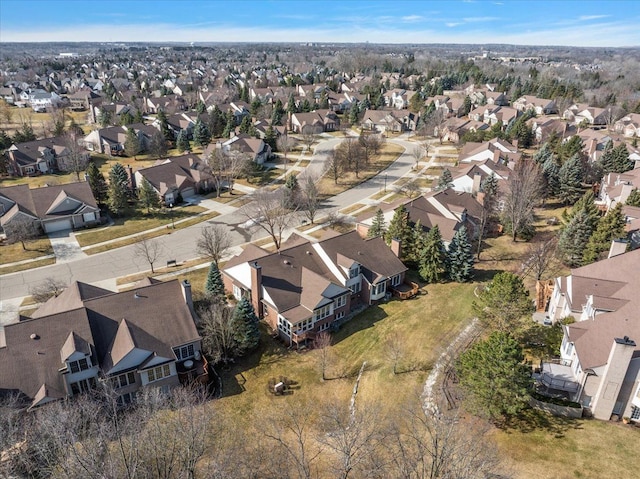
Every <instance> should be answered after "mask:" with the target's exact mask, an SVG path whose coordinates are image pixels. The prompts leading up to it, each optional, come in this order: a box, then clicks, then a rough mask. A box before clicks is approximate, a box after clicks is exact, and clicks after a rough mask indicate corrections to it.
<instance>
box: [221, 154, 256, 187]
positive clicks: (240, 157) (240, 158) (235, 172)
mask: <svg viewBox="0 0 640 479" xmlns="http://www.w3.org/2000/svg"><path fill="white" fill-rule="evenodd" d="M251 161H252V160H251V157H250V156H249V155H248V154H246V153H243V152H241V151H237V150H231V151H230V152H229V153H227V162H226V169H225V171H226V177H227V187H228V188H229V193H231V194H233V185H234V184H235V181H236V180H237V179H238V178H240V177H241V176H242V175H243V173H246V171H247V169H248V168H249V166H250V165H251Z"/></svg>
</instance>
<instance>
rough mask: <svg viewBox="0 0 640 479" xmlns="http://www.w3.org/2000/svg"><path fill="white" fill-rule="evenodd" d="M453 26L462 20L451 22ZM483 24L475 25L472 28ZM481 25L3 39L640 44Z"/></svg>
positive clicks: (147, 31)
mask: <svg viewBox="0 0 640 479" xmlns="http://www.w3.org/2000/svg"><path fill="white" fill-rule="evenodd" d="M445 25H446V26H447V27H449V28H451V27H455V26H459V25H461V24H460V23H459V22H449V23H445ZM472 25H473V26H476V27H478V28H470V27H471V26H472ZM479 26H480V24H478V23H475V24H471V25H467V27H463V28H458V29H456V34H455V36H452V34H451V33H450V31H449V30H448V29H440V30H436V29H431V30H428V29H422V28H420V29H415V28H407V26H406V24H402V26H400V25H398V26H396V25H393V24H391V25H387V26H385V27H383V26H381V25H375V24H361V25H359V26H358V25H356V26H353V27H352V28H344V26H343V24H341V25H337V26H336V25H333V24H327V25H326V26H324V27H321V26H314V27H302V26H299V27H296V28H293V29H291V28H284V27H281V28H269V27H254V28H252V27H242V26H240V27H238V26H235V25H228V24H227V25H222V24H217V25H214V24H209V25H201V26H197V27H192V26H190V27H185V26H179V25H172V24H166V23H165V24H161V23H156V24H152V23H144V24H120V25H114V24H100V25H84V26H74V27H67V28H55V27H51V28H47V27H43V26H38V28H37V29H34V30H32V31H27V30H25V29H15V30H11V29H10V28H4V26H3V32H2V42H55V41H94V42H220V41H224V42H265V41H273V42H320V43H321V42H345V43H350V42H357V43H360V42H366V41H368V42H380V41H384V42H385V43H470V44H479V43H506V44H516V45H570V46H606V47H615V46H637V45H640V32H639V31H638V29H637V28H636V26H635V25H634V24H632V23H631V22H629V23H626V24H625V23H621V22H610V23H600V24H596V25H591V26H590V27H589V28H588V29H585V28H584V27H583V26H580V25H574V26H565V27H562V28H548V29H545V30H533V29H532V30H529V31H527V30H525V29H523V28H518V29H513V30H507V29H506V28H500V29H495V28H490V27H487V28H479Z"/></svg>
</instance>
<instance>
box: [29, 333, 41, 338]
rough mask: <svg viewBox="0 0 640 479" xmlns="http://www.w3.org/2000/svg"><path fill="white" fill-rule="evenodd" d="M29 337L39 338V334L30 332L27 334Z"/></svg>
mask: <svg viewBox="0 0 640 479" xmlns="http://www.w3.org/2000/svg"><path fill="white" fill-rule="evenodd" d="M29 337H30V338H31V339H40V336H38V335H37V334H36V333H31V336H29Z"/></svg>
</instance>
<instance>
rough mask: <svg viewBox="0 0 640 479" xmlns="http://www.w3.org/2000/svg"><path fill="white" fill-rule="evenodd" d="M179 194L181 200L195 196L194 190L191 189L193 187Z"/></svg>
mask: <svg viewBox="0 0 640 479" xmlns="http://www.w3.org/2000/svg"><path fill="white" fill-rule="evenodd" d="M180 194H181V195H182V197H183V198H190V197H192V196H193V195H195V194H196V192H195V190H194V189H193V187H190V188H185V189H184V190H182V191H181V192H180Z"/></svg>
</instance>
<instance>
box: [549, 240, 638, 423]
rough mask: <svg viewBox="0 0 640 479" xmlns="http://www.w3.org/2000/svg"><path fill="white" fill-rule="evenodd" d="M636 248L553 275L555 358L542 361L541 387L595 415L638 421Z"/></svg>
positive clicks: (551, 313)
mask: <svg viewBox="0 0 640 479" xmlns="http://www.w3.org/2000/svg"><path fill="white" fill-rule="evenodd" d="M638 271H640V249H637V250H633V251H630V252H628V253H623V254H619V255H617V256H613V257H610V258H608V259H605V260H602V261H598V262H596V263H592V264H590V265H587V266H582V267H581V268H576V269H573V270H571V274H570V275H568V276H562V277H559V278H556V279H555V282H554V290H553V293H552V295H551V299H550V301H549V308H548V312H547V314H548V316H549V318H550V319H551V320H552V321H556V320H559V319H560V318H564V317H567V316H572V317H573V318H574V319H575V320H576V322H574V323H572V324H568V325H565V326H563V330H564V337H563V339H562V346H561V348H560V360H559V361H555V362H553V363H543V365H542V372H541V374H540V376H539V378H538V382H539V385H540V387H541V388H542V390H544V391H547V392H551V393H553V394H562V395H564V396H566V397H568V398H569V399H571V400H573V401H577V402H580V403H581V404H582V405H583V406H584V407H586V408H589V409H590V410H591V412H592V413H593V416H594V417H596V418H597V419H604V420H609V419H611V418H612V417H614V416H615V417H618V418H620V417H622V416H627V417H630V418H632V419H633V420H634V421H640V346H639V345H640V316H639V315H638V312H639V311H640V297H639V296H638V292H639V291H640V275H638Z"/></svg>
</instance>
